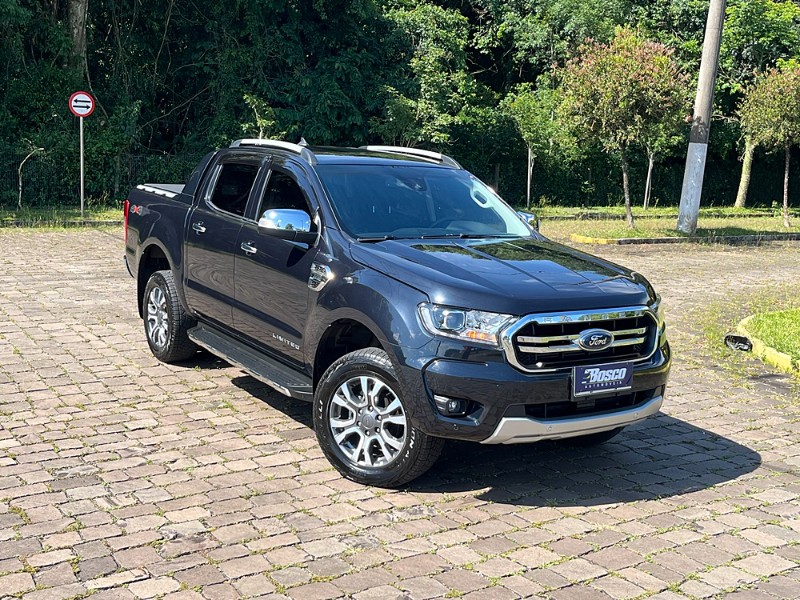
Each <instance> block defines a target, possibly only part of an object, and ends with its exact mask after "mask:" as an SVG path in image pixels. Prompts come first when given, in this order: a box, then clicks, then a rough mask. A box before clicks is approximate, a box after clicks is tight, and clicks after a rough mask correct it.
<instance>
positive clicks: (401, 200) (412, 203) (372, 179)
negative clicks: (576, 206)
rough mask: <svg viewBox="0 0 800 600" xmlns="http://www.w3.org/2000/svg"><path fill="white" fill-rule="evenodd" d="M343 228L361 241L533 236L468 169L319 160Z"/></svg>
mask: <svg viewBox="0 0 800 600" xmlns="http://www.w3.org/2000/svg"><path fill="white" fill-rule="evenodd" d="M316 170H317V173H319V176H320V179H321V180H322V183H323V185H324V186H325V188H326V191H327V193H328V196H329V198H330V199H331V202H332V204H333V209H334V211H335V212H336V216H337V218H338V219H339V224H340V225H341V226H342V228H343V229H344V230H345V231H346V232H347V233H349V234H350V235H352V236H353V237H355V238H358V239H361V240H380V239H392V238H439V237H441V238H446V237H527V236H530V235H531V232H530V230H529V229H528V228H527V226H526V225H524V224H523V223H522V221H521V220H520V219H519V217H518V216H517V214H516V212H515V211H514V210H513V209H512V208H511V207H509V206H508V205H507V204H506V203H505V202H503V201H502V200H501V199H500V197H499V196H498V195H497V194H495V193H494V192H493V191H492V190H491V189H490V188H489V187H488V186H486V185H485V184H484V183H482V182H481V181H480V180H479V179H477V178H476V177H474V176H472V175H470V174H469V173H467V172H466V171H457V170H453V169H443V168H439V167H429V166H423V165H409V166H405V165H403V166H389V165H317V169H316Z"/></svg>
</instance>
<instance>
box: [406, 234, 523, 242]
mask: <svg viewBox="0 0 800 600" xmlns="http://www.w3.org/2000/svg"><path fill="white" fill-rule="evenodd" d="M518 237H519V236H518V235H515V234H513V233H442V234H438V235H421V236H420V238H421V239H423V240H436V239H447V238H457V239H461V240H469V239H481V238H518Z"/></svg>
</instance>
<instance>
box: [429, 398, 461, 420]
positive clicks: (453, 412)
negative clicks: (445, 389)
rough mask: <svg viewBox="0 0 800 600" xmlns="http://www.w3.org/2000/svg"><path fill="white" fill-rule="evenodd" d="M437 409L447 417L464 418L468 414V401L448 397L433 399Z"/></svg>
mask: <svg viewBox="0 0 800 600" xmlns="http://www.w3.org/2000/svg"><path fill="white" fill-rule="evenodd" d="M433 400H434V402H436V408H438V409H439V412H440V413H441V414H443V415H445V416H446V417H463V416H464V415H466V414H467V401H466V400H461V399H460V398H448V397H447V396H437V395H434V397H433Z"/></svg>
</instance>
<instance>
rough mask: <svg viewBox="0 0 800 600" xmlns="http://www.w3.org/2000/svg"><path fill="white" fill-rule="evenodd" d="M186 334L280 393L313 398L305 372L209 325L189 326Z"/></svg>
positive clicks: (310, 384)
mask: <svg viewBox="0 0 800 600" xmlns="http://www.w3.org/2000/svg"><path fill="white" fill-rule="evenodd" d="M188 334H189V338H190V339H191V340H192V341H193V342H194V343H195V344H197V345H198V346H202V347H203V348H205V349H206V350H208V351H209V352H211V353H212V354H215V355H217V356H219V357H220V358H222V359H224V360H226V361H228V362H229V363H231V364H232V365H235V366H237V367H239V368H241V369H244V370H245V371H247V372H248V373H249V374H250V375H252V376H253V377H255V378H256V379H258V380H259V381H263V382H264V383H266V384H267V385H268V386H270V387H271V388H273V389H274V390H276V391H278V392H280V393H281V394H284V395H286V396H291V397H292V398H297V399H298V400H305V401H307V402H311V401H312V400H313V398H314V390H313V387H312V383H311V378H310V377H308V376H307V375H305V374H303V373H298V372H297V371H295V370H294V369H292V368H291V367H289V366H287V365H284V364H283V363H281V362H278V361H277V360H275V359H273V358H270V357H269V356H266V355H265V354H263V353H261V352H258V351H257V350H255V349H253V348H250V347H249V346H247V345H245V344H243V343H241V342H239V341H237V340H235V339H233V338H232V337H230V336H229V335H226V334H225V333H223V332H221V331H219V330H217V329H214V328H212V327H210V326H209V325H202V324H201V325H198V326H197V327H193V328H192V329H190V330H189V332H188Z"/></svg>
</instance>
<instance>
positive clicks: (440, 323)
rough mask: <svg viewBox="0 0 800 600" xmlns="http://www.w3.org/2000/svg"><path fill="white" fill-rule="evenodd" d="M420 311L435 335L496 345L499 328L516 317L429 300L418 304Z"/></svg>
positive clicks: (498, 343) (426, 327) (498, 341)
mask: <svg viewBox="0 0 800 600" xmlns="http://www.w3.org/2000/svg"><path fill="white" fill-rule="evenodd" d="M419 315H420V318H421V320H422V324H423V325H424V326H425V329H427V330H428V332H430V333H431V334H433V335H442V336H445V337H449V338H454V339H457V340H462V341H465V342H473V343H479V344H489V345H492V346H495V347H499V346H500V340H499V337H498V336H499V334H500V332H501V331H502V330H503V329H504V328H505V327H506V326H507V325H509V324H510V323H511V322H512V321H514V320H515V319H516V317H513V316H512V315H503V314H499V313H493V312H485V311H482V310H467V309H464V308H453V307H450V306H438V305H436V304H429V303H427V302H423V303H422V304H420V305H419Z"/></svg>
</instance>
